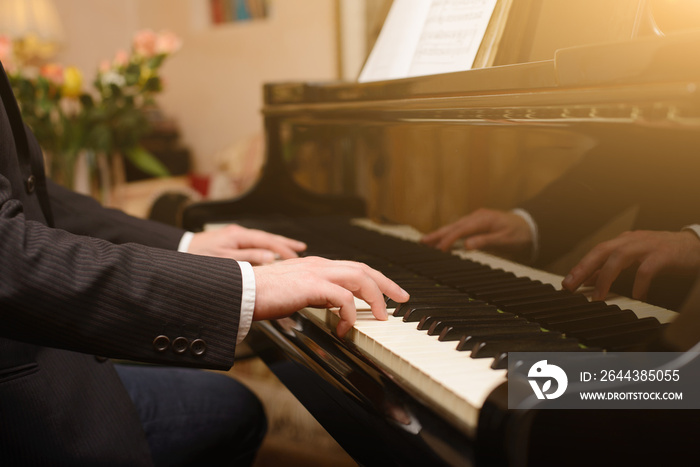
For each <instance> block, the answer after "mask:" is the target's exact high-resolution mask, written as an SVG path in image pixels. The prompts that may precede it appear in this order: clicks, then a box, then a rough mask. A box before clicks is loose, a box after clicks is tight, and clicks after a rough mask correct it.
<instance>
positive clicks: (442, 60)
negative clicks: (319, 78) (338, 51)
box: [358, 0, 497, 82]
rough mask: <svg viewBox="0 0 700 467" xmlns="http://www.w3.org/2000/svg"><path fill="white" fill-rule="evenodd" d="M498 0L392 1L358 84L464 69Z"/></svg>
mask: <svg viewBox="0 0 700 467" xmlns="http://www.w3.org/2000/svg"><path fill="white" fill-rule="evenodd" d="M496 1H497V0H394V3H393V5H392V7H391V10H390V11H389V14H388V15H387V18H386V21H385V22H384V26H383V27H382V30H381V32H380V34H379V37H378V38H377V42H376V44H375V46H374V48H373V49H372V52H371V53H370V56H369V58H368V59H367V62H366V63H365V66H364V68H363V69H362V73H360V77H359V78H358V81H359V82H369V81H378V80H386V79H397V78H407V77H411V76H422V75H430V74H437V73H449V72H453V71H463V70H468V69H470V68H471V67H472V64H473V63H474V58H475V57H476V54H477V52H478V50H479V46H480V45H481V41H482V39H483V37H484V34H485V33H486V28H487V27H488V24H489V21H490V20H491V16H492V14H493V11H494V8H495V6H496Z"/></svg>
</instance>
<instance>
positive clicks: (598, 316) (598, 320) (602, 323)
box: [539, 311, 637, 336]
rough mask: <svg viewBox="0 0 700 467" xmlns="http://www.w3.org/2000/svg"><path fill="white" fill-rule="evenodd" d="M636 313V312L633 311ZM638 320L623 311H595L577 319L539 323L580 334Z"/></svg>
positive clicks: (576, 334) (554, 329) (555, 329)
mask: <svg viewBox="0 0 700 467" xmlns="http://www.w3.org/2000/svg"><path fill="white" fill-rule="evenodd" d="M632 315H634V313H632ZM636 320H637V316H636V315H634V316H631V315H628V314H626V313H622V312H619V313H618V312H615V311H613V312H605V311H603V312H594V313H591V314H588V315H586V316H585V317H581V318H577V319H571V318H566V319H558V320H549V321H548V322H546V323H545V322H542V321H540V322H539V323H540V324H541V325H542V326H544V327H546V328H547V329H550V330H552V331H561V332H565V333H567V334H571V335H575V336H578V335H580V334H581V333H582V332H587V331H593V330H596V329H601V328H602V329H607V328H608V327H610V326H614V325H618V324H626V323H633V322H635V321H636Z"/></svg>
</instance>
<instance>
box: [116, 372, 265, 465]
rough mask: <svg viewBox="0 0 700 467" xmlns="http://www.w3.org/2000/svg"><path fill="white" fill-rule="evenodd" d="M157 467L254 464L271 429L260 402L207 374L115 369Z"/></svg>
mask: <svg viewBox="0 0 700 467" xmlns="http://www.w3.org/2000/svg"><path fill="white" fill-rule="evenodd" d="M115 367H116V369H117V372H118V373H119V376H120V378H121V379H122V381H123V383H124V386H125V387H126V389H127V391H128V392H129V395H130V396H131V399H132V400H133V401H134V404H135V405H136V409H137V411H138V413H139V416H140V417H141V422H142V424H143V428H144V431H145V432H146V437H147V438H148V444H149V447H150V449H151V454H152V456H153V461H154V463H155V465H156V466H173V465H197V466H207V465H237V466H238V465H250V464H251V463H252V462H253V460H254V459H255V454H256V452H257V450H258V448H259V447H260V443H261V442H262V439H263V437H264V435H265V431H266V429H267V419H266V417H265V412H264V411H263V407H262V405H261V403H260V401H259V400H258V398H257V397H256V396H255V395H254V394H253V393H252V392H251V391H250V390H249V389H248V388H246V387H245V386H244V385H242V384H241V383H239V382H238V381H236V380H234V379H233V378H230V377H229V376H226V375H223V374H219V373H213V372H210V371H204V370H194V369H184V368H168V367H159V366H149V365H124V364H118V365H115Z"/></svg>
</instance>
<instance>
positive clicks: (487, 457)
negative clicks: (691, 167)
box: [183, 33, 700, 465]
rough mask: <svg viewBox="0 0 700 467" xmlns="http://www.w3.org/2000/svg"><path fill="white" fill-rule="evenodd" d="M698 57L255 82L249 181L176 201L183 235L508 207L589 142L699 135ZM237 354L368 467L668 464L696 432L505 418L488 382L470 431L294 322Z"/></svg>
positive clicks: (674, 51)
mask: <svg viewBox="0 0 700 467" xmlns="http://www.w3.org/2000/svg"><path fill="white" fill-rule="evenodd" d="M698 50H700V35H698V34H696V33H695V34H677V35H668V36H667V37H664V38H650V39H639V40H635V41H629V42H620V43H615V44H604V45H600V46H587V47H579V48H572V49H568V50H561V51H559V52H558V53H557V55H556V57H555V59H554V60H550V61H543V62H536V63H526V64H519V65H509V66H502V67H494V68H490V69H480V70H471V71H468V72H461V73H452V74H448V75H437V76H427V77H422V78H411V79H405V80H396V81H393V82H383V83H367V84H347V83H337V84H333V83H330V84H329V83H321V84H312V83H311V84H310V83H282V84H271V85H267V86H265V108H264V109H263V113H264V118H265V128H266V137H267V158H266V162H265V166H264V168H263V172H262V174H261V178H260V180H259V182H258V184H257V185H256V186H255V187H254V188H253V189H252V190H251V191H250V192H249V193H247V194H244V195H243V196H241V197H240V198H239V199H234V200H227V201H215V202H205V203H198V204H195V205H191V206H188V207H187V208H186V209H185V212H184V215H183V222H184V226H185V227H186V228H188V229H192V230H197V229H199V228H202V227H203V226H204V225H205V224H207V223H217V222H229V221H237V220H249V219H251V218H252V217H256V216H259V217H261V218H262V219H263V220H264V219H265V218H266V217H267V216H270V215H276V214H284V215H290V216H306V215H318V216H323V215H330V214H334V215H337V214H344V215H348V216H369V217H371V218H374V219H379V220H385V219H389V220H391V221H394V222H398V223H402V224H410V225H413V226H415V227H418V228H419V229H421V230H424V231H425V230H428V229H431V228H434V227H436V226H438V225H440V224H442V223H444V222H446V221H448V220H450V219H452V218H454V217H455V216H456V215H458V214H461V213H465V212H468V211H470V210H471V209H474V208H476V207H479V206H482V205H486V204H488V205H491V206H495V207H499V206H500V207H509V206H512V205H513V204H515V203H516V202H517V201H519V200H521V199H523V198H525V197H527V196H529V195H531V194H532V193H533V192H535V191H537V190H538V189H539V188H541V187H542V186H543V185H544V184H545V183H547V182H548V181H549V180H551V179H552V178H554V177H556V176H557V175H558V174H559V173H561V172H562V171H563V170H565V168H566V167H568V166H569V165H570V164H571V163H573V162H574V161H575V160H576V159H577V158H578V157H580V156H581V154H583V153H584V152H585V151H586V149H587V148H589V147H590V146H591V144H594V143H595V142H598V141H601V140H604V139H606V138H616V139H618V140H624V141H627V142H628V143H629V144H630V145H643V144H645V142H646V141H648V138H651V137H654V135H658V134H664V135H667V136H668V135H673V134H675V133H688V132H697V131H699V130H700V60H696V59H694V58H693V59H689V58H690V57H696V56H697V51H698ZM699 150H700V148H699ZM699 152H700V151H699ZM401 161H404V162H405V161H411V163H410V164H407V163H401ZM309 167H311V169H309ZM513 173H516V174H517V175H518V176H517V177H516V178H512V175H513ZM506 175H507V176H508V177H511V178H510V181H509V182H507V183H505V184H504V182H503V177H504V176H506ZM426 200H430V202H426ZM263 222H264V221H263ZM251 225H255V223H254V222H253V224H251ZM250 345H251V347H252V348H253V349H254V350H256V351H257V352H258V353H259V354H260V356H261V357H262V358H263V359H264V361H265V362H266V363H267V364H268V366H269V367H270V368H271V369H272V370H273V372H274V373H275V374H276V375H277V376H278V377H279V378H280V380H281V381H283V382H284V383H285V385H287V387H289V388H290V390H291V391H292V392H293V393H294V394H295V395H296V396H297V397H298V398H299V400H300V401H302V403H304V405H305V406H306V407H307V408H308V409H309V411H310V412H311V413H312V414H313V415H314V416H315V417H316V418H317V419H318V420H319V421H320V422H321V423H322V425H324V427H326V429H327V430H328V431H329V433H330V434H331V435H333V436H334V437H335V438H336V440H338V442H339V443H340V444H341V445H342V446H343V447H344V448H345V449H346V450H347V451H348V452H349V453H350V454H351V455H352V456H353V457H354V458H355V459H356V460H357V461H358V462H359V463H361V464H366V465H373V464H385V465H386V464H388V465H410V464H416V465H418V464H420V465H426V464H427V465H431V464H433V463H436V464H437V463H446V464H465V465H469V464H481V465H544V464H547V465H573V464H588V465H603V464H605V465H610V464H612V463H613V462H611V461H620V462H628V461H629V462H636V465H648V464H649V463H650V461H660V460H663V459H669V458H670V459H673V461H672V462H674V463H676V464H681V463H690V461H692V457H690V456H694V452H693V451H694V445H693V441H692V440H693V438H694V437H696V436H697V435H698V434H700V430H699V429H698V428H700V427H699V426H698V424H699V422H698V421H697V420H700V414H697V413H695V412H688V411H675V412H674V411H668V412H663V411H653V412H651V411H650V412H647V413H643V412H639V411H634V412H632V411H607V412H604V413H603V412H597V413H593V412H591V411H578V412H576V411H567V412H564V411H531V412H526V413H520V412H518V413H516V412H510V411H507V410H505V405H504V404H505V399H504V397H503V390H497V391H494V393H493V394H492V397H490V398H489V400H488V401H487V403H486V404H485V405H484V407H483V408H482V409H481V413H480V418H479V423H478V426H477V427H476V432H475V433H474V432H471V433H470V432H469V430H465V429H464V427H461V426H459V424H455V423H453V422H452V421H451V420H450V419H449V417H445V416H444V415H445V414H442V413H439V412H436V411H435V410H434V409H433V408H432V407H431V401H430V400H423V399H420V398H417V397H416V395H415V394H414V393H413V392H412V391H410V390H408V389H407V388H406V387H404V386H403V385H402V384H401V382H400V381H398V380H396V379H394V378H393V377H392V375H391V374H390V373H388V372H386V371H385V370H382V369H381V368H380V367H379V366H377V365H375V364H374V363H373V362H372V361H371V360H370V359H368V358H366V357H365V356H363V355H362V354H361V353H359V352H357V351H356V350H355V349H353V348H352V346H351V345H348V344H347V343H345V342H343V341H340V340H338V339H337V338H335V337H334V336H333V335H332V333H331V332H330V331H328V329H327V328H324V327H322V326H319V325H318V324H317V323H315V322H313V321H310V320H308V319H307V318H306V317H304V316H302V315H295V316H293V317H292V318H290V319H287V320H281V321H279V322H275V323H267V322H265V323H256V324H254V326H253V329H252V330H251V335H250ZM652 443H658V444H661V445H664V446H666V447H667V448H668V452H663V450H662V451H660V452H661V454H659V455H655V454H653V452H658V451H656V450H654V451H653V452H652V450H650V449H648V448H647V446H649V445H651V444H652ZM606 456H607V457H606ZM699 457H700V456H699Z"/></svg>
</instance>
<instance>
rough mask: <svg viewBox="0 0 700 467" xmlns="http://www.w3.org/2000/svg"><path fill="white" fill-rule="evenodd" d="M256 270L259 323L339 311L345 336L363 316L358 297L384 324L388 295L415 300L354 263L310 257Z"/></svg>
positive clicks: (378, 275) (255, 312) (372, 272)
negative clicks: (310, 312)
mask: <svg viewBox="0 0 700 467" xmlns="http://www.w3.org/2000/svg"><path fill="white" fill-rule="evenodd" d="M253 270H254V271H255V289H256V294H255V310H254V312H253V319H254V320H265V319H276V318H282V317H284V316H288V315H290V314H292V313H294V312H296V311H299V310H301V309H302V308H304V307H307V306H309V307H315V308H339V309H340V311H339V316H340V322H339V323H338V328H337V332H338V336H340V337H343V336H344V335H345V334H346V333H347V332H348V331H349V330H350V328H352V325H353V324H354V323H355V319H356V317H357V310H356V309H355V302H354V299H353V296H356V297H358V298H360V299H362V300H364V301H365V302H367V303H368V304H369V305H370V307H371V308H372V314H373V315H374V316H375V317H376V318H377V319H379V320H386V319H387V313H386V303H385V301H384V295H386V296H388V297H389V298H391V299H392V300H394V301H396V302H400V303H402V302H405V301H406V300H408V298H409V297H408V293H407V292H406V291H404V290H403V289H402V288H401V287H399V286H398V285H396V284H395V283H394V282H392V281H391V280H389V279H388V278H387V277H385V276H384V275H383V274H382V273H380V272H379V271H376V270H374V269H372V268H370V267H369V266H367V265H365V264H362V263H356V262H353V261H331V260H327V259H323V258H318V257H308V258H297V259H290V260H287V261H281V262H278V263H276V264H272V265H267V266H258V267H255V268H253Z"/></svg>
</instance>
